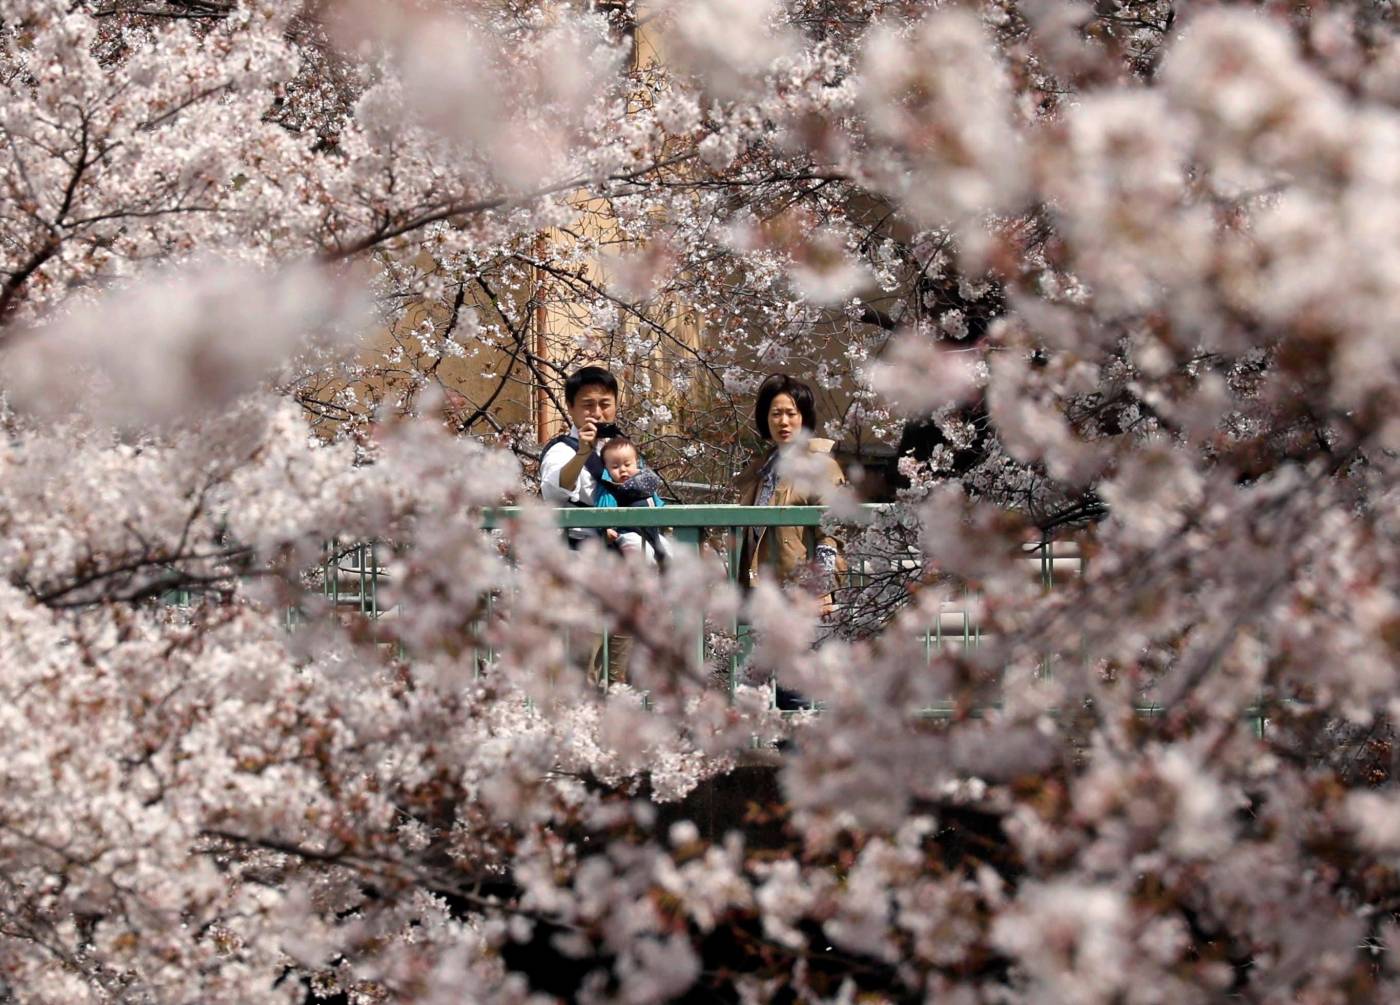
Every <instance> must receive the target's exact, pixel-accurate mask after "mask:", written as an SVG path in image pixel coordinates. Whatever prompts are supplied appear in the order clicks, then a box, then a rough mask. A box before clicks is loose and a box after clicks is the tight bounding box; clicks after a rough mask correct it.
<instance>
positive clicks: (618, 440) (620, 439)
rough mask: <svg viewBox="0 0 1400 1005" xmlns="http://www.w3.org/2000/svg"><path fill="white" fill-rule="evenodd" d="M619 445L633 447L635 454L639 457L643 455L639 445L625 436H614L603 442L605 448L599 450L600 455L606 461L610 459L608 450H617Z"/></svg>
mask: <svg viewBox="0 0 1400 1005" xmlns="http://www.w3.org/2000/svg"><path fill="white" fill-rule="evenodd" d="M618 447H631V448H632V452H633V453H634V454H636V455H637V456H638V457H641V456H642V452H641V451H640V450H638V449H637V445H636V444H635V443H633V442H632V441H631V440H629V439H628V438H627V437H625V436H614V437H613V438H612V439H610V440H608V442H607V443H604V444H603V449H602V450H600V451H598V455H599V456H600V457H602V458H603V460H605V461H606V460H607V459H608V451H609V450H615V449H616V448H618Z"/></svg>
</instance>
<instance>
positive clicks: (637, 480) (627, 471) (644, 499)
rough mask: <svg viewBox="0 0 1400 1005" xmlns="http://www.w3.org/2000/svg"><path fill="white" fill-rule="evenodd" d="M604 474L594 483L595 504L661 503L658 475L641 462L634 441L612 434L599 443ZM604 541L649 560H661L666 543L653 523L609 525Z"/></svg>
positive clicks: (664, 553)
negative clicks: (605, 441) (601, 446)
mask: <svg viewBox="0 0 1400 1005" xmlns="http://www.w3.org/2000/svg"><path fill="white" fill-rule="evenodd" d="M601 453H602V458H603V467H604V469H605V470H606V472H607V474H606V477H605V478H604V479H603V480H602V481H600V482H598V483H597V485H596V486H595V488H594V492H593V505H594V506H597V507H599V508H607V507H632V506H665V505H666V504H665V503H664V502H662V501H661V497H660V496H659V495H657V489H659V488H660V487H661V479H660V477H658V476H657V474H656V472H655V471H652V470H651V469H650V468H646V467H643V466H642V459H641V457H640V456H639V455H638V453H637V445H636V444H635V443H633V442H632V441H631V440H629V439H628V438H627V437H625V436H614V437H613V438H612V439H610V440H608V442H607V443H605V444H603V449H602V451H601ZM607 538H608V541H609V542H610V543H612V544H615V545H617V547H618V548H619V549H620V550H621V551H622V552H623V553H624V554H642V555H645V556H646V557H647V558H648V559H650V560H651V561H653V562H658V563H660V562H664V561H665V560H666V558H667V556H668V555H669V554H670V550H671V549H670V545H669V544H668V543H667V541H666V539H665V538H664V537H663V536H662V535H661V531H660V530H659V529H657V528H656V527H637V528H623V529H622V530H614V529H611V528H609V530H608V532H607Z"/></svg>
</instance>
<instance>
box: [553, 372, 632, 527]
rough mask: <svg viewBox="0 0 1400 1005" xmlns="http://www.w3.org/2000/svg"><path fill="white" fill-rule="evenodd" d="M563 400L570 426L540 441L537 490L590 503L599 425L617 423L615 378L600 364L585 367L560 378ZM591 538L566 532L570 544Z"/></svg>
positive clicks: (562, 501)
mask: <svg viewBox="0 0 1400 1005" xmlns="http://www.w3.org/2000/svg"><path fill="white" fill-rule="evenodd" d="M564 404H565V406H567V408H568V409H569V419H570V421H571V422H572V423H573V426H572V428H570V430H569V431H568V432H567V433H565V434H564V435H563V436H556V437H555V438H554V439H552V440H550V441H549V442H548V443H546V444H545V447H544V452H543V453H542V454H541V455H540V494H541V495H542V496H544V499H545V502H552V503H556V504H558V505H561V506H592V505H593V487H594V486H595V485H596V484H597V483H598V482H599V481H601V480H602V478H603V459H602V458H601V457H600V456H599V455H598V452H597V448H598V447H600V446H601V445H602V444H600V443H599V442H598V441H599V437H598V427H599V426H601V425H605V424H608V423H613V422H616V421H617V378H616V377H614V376H613V375H612V374H611V373H609V372H608V371H607V370H604V369H603V368H602V367H601V366H585V367H583V368H582V369H579V370H576V371H574V373H573V374H571V375H570V377H569V379H568V380H566V381H565V382H564ZM591 536H593V535H592V534H591V532H589V531H586V530H574V531H570V532H569V544H570V547H574V548H577V547H578V544H579V542H580V541H583V540H585V539H587V538H589V537H591Z"/></svg>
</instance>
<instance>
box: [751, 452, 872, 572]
mask: <svg viewBox="0 0 1400 1005" xmlns="http://www.w3.org/2000/svg"><path fill="white" fill-rule="evenodd" d="M833 446H835V444H834V443H833V442H832V441H831V440H820V439H813V440H808V441H807V449H808V450H810V451H811V452H812V453H814V454H825V455H827V456H826V457H825V460H826V475H827V478H828V479H829V480H830V483H831V484H832V485H844V484H845V483H846V475H845V473H844V472H843V471H842V470H841V465H839V464H837V463H836V461H835V460H834V459H832V457H831V456H830V454H831V448H832V447H833ZM776 449H777V448H776V447H775V448H774V450H776ZM772 453H773V451H771V450H770V451H769V452H768V453H766V454H763V455H761V456H759V457H757V458H756V459H755V460H754V462H753V463H752V464H750V465H749V466H748V468H747V469H746V470H745V471H744V473H743V474H741V475H740V476H739V478H738V480H737V481H736V482H735V489H736V491H737V493H738V502H739V505H741V506H752V505H753V504H754V500H755V499H756V498H757V496H758V483H759V472H760V471H761V470H762V468H763V465H764V463H765V462H766V461H767V460H768V458H769V457H771V456H772ZM825 503H826V499H825V497H824V494H823V493H821V492H816V493H813V492H799V491H798V490H797V489H796V488H795V487H794V486H793V485H792V483H791V482H789V481H788V480H787V479H785V478H779V479H778V485H777V489H776V490H775V491H774V493H773V499H772V502H770V503H769V505H770V506H822V505H825ZM775 541H776V542H777V549H778V553H777V556H776V559H777V562H776V566H775V565H774V555H773V547H774V542H775ZM818 544H825V545H830V546H831V547H833V548H835V549H836V552H837V556H838V557H837V560H836V569H837V578H838V580H839V579H841V578H844V573H845V571H846V563H845V560H844V559H842V558H841V557H840V554H841V543H840V542H839V541H838V540H837V539H836V538H834V537H832V536H831V535H830V534H828V533H827V532H826V531H824V530H822V529H821V528H818V527H765V528H759V529H758V539H757V546H754V543H753V541H752V540H751V535H749V534H745V535H744V537H743V545H742V547H741V549H740V552H739V583H740V585H742V586H752V585H753V584H754V583H755V582H756V581H757V579H758V573H759V570H760V569H762V568H764V567H765V566H767V567H769V568H772V569H774V571H775V572H776V573H777V575H778V578H779V579H782V580H787V579H792V578H795V577H796V576H797V575H798V574H799V573H800V572H802V571H803V570H805V569H806V568H807V567H808V564H809V562H810V557H809V556H811V555H812V554H814V553H815V550H816V546H817V545H818Z"/></svg>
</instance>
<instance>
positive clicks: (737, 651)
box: [316, 505, 1081, 711]
mask: <svg viewBox="0 0 1400 1005" xmlns="http://www.w3.org/2000/svg"><path fill="white" fill-rule="evenodd" d="M887 508H888V507H885V506H880V505H866V506H863V507H861V509H860V511H859V513H858V514H856V516H855V517H854V518H853V519H850V520H846V521H843V524H844V526H846V527H847V528H848V529H849V528H851V527H853V526H855V527H858V526H860V525H869V524H871V523H872V522H874V521H876V520H877V519H879V517H880V516H881V515H882V513H883V512H884V511H885V510H887ZM518 513H519V510H518V509H515V508H510V507H507V508H501V509H497V510H493V511H491V512H490V513H488V514H487V515H486V519H485V525H486V527H487V528H488V529H491V528H500V527H506V526H508V525H509V523H510V522H511V520H512V519H513V518H514V517H515V516H516V515H517V514H518ZM557 518H558V523H559V526H560V528H561V531H564V532H567V531H568V530H571V529H575V530H577V529H582V530H597V531H604V530H607V529H609V528H612V529H623V528H641V527H656V528H661V529H665V530H666V531H667V532H668V536H669V537H670V539H671V540H672V541H673V542H674V543H675V544H676V545H677V546H679V547H689V548H694V549H698V548H700V547H702V546H705V545H708V546H709V547H710V548H711V549H712V550H713V551H714V552H715V553H716V554H718V555H719V556H721V558H722V559H723V561H724V563H725V567H726V570H727V573H728V575H729V578H730V581H731V582H735V583H737V582H738V579H739V575H740V569H739V562H740V551H741V547H742V545H741V542H742V540H743V536H744V535H745V534H746V533H749V532H751V531H755V530H757V531H761V532H762V531H767V530H771V529H776V528H784V527H796V528H803V529H813V530H815V528H818V527H820V526H822V525H823V523H824V521H825V520H826V511H825V509H824V508H823V507H820V506H725V505H720V506H690V505H674V506H666V507H661V508H641V507H638V508H628V509H592V508H579V507H575V508H564V509H559V510H558V511H557ZM848 536H849V535H848ZM806 537H807V544H808V557H809V558H812V557H814V556H813V555H812V551H813V548H814V546H815V541H816V534H815V533H809V534H807V535H806ZM561 546H562V545H561ZM388 550H389V549H388V545H386V544H384V543H382V542H367V543H341V542H330V543H328V544H327V545H326V555H325V559H324V561H323V563H322V566H321V568H320V570H319V572H318V574H317V577H316V578H317V579H318V580H319V583H318V585H319V587H320V589H321V592H322V593H323V594H324V596H325V597H326V599H327V601H328V602H329V603H330V605H331V606H332V607H333V609H334V610H336V611H338V612H342V613H351V614H356V615H360V616H363V617H366V618H370V619H376V620H377V619H379V618H382V617H385V616H386V615H389V614H391V613H392V608H391V607H386V606H385V604H384V602H383V600H384V598H385V597H386V596H388V591H387V589H386V588H387V586H388V585H389V583H388V580H389V570H388V565H389V563H388V561H387V559H388V557H389V556H388ZM769 551H770V555H772V556H773V557H774V558H775V559H776V555H777V551H778V549H777V548H770V549H769ZM1025 558H1026V559H1027V560H1028V566H1029V567H1028V569H1027V573H1028V574H1029V575H1032V576H1036V575H1038V577H1039V579H1040V582H1041V584H1042V586H1043V588H1045V589H1047V590H1048V589H1050V588H1051V587H1052V585H1053V584H1054V583H1055V582H1056V580H1057V579H1062V578H1064V577H1065V576H1068V575H1076V574H1078V572H1079V571H1080V568H1081V560H1080V558H1079V556H1078V553H1077V550H1076V549H1075V548H1074V546H1073V545H1070V544H1066V543H1064V542H1060V543H1059V544H1058V545H1057V543H1056V542H1055V541H1053V540H1050V539H1048V538H1047V539H1045V540H1043V541H1040V542H1034V543H1031V544H1029V545H1028V546H1027V550H1026V552H1025ZM846 560H847V565H848V568H847V572H846V577H845V584H844V585H843V586H842V588H841V590H840V596H841V597H844V598H848V599H855V600H856V601H857V602H858V600H859V598H860V597H861V595H862V592H863V591H865V590H867V589H868V588H869V587H870V586H871V584H872V582H874V579H875V572H874V571H873V569H872V564H871V561H870V560H869V558H867V557H866V556H864V555H862V554H861V553H860V552H859V551H858V550H851V549H849V548H848V549H847V554H846ZM901 561H902V562H904V563H905V564H906V568H905V570H904V571H905V572H906V573H907V574H908V576H909V578H911V579H912V578H917V575H918V572H919V570H920V569H921V568H922V562H921V559H920V556H919V555H918V553H917V552H916V551H914V550H909V551H907V553H905V554H904V555H902V556H900V555H895V556H893V558H892V557H891V556H890V555H886V556H884V562H883V563H882V566H883V570H882V571H883V574H884V575H886V576H887V577H888V576H890V574H891V565H892V562H893V564H898V563H899V562H901ZM895 571H896V572H898V570H895ZM896 592H897V591H896ZM900 599H901V598H898V597H896V598H895V601H894V603H895V605H896V606H897V605H898V603H899V602H900ZM905 599H907V598H905ZM971 599H972V598H971V597H970V596H968V595H966V594H964V595H963V596H962V599H961V600H957V599H955V600H951V601H949V602H946V603H945V604H944V606H943V610H941V611H940V612H939V615H938V616H937V617H936V618H934V619H933V621H932V623H930V624H929V625H928V626H927V627H926V628H925V630H924V631H923V632H922V633H921V635H920V639H919V641H920V642H921V644H922V645H923V647H924V654H925V657H926V658H927V659H932V657H933V654H934V653H936V652H939V651H942V650H943V649H945V648H947V647H950V646H960V647H967V648H976V647H978V646H980V645H981V644H982V643H983V641H984V629H983V626H982V625H981V624H980V623H978V621H977V619H976V617H975V614H974V610H975V604H973V603H970V602H969V601H970V600H971ZM850 610H851V608H850V607H849V606H848V608H847V610H846V612H844V613H847V614H849V613H850ZM842 615H843V612H842V611H840V610H838V612H837V613H836V615H835V617H834V618H832V619H831V622H832V624H833V625H839V623H840V621H841V618H842ZM711 630H712V631H713V632H716V633H719V634H723V635H727V636H728V639H727V640H726V643H727V644H726V646H725V648H726V649H727V650H728V654H727V657H725V659H726V661H727V664H728V665H727V667H726V668H725V671H726V673H725V676H726V678H727V684H728V687H729V690H730V693H731V694H732V693H733V690H734V688H735V687H737V685H738V683H739V682H740V680H741V679H742V678H743V675H744V663H745V659H746V657H747V654H748V652H749V649H750V646H751V642H752V638H751V635H750V631H749V626H748V625H747V624H745V623H743V622H742V621H740V620H738V618H737V617H736V618H735V619H734V620H733V621H732V622H731V623H730V624H729V625H726V626H720V625H712V626H711ZM710 641H711V640H710V639H709V637H708V636H707V635H706V634H705V633H702V637H701V638H699V639H697V640H696V645H697V651H698V654H699V655H700V658H701V661H702V663H703V662H707V661H710V660H711V658H712V657H713V655H714V652H713V648H712V646H711V644H710ZM601 646H602V658H601V662H602V665H603V666H604V667H607V666H608V665H609V660H608V652H607V649H608V646H609V639H608V637H607V635H606V634H604V635H603V636H602V638H601ZM475 656H476V658H477V661H478V663H479V664H489V662H490V661H491V660H492V658H493V654H492V653H491V652H490V651H489V650H482V651H478V652H477V653H476V654H475ZM607 683H608V681H607V680H606V678H605V679H604V681H603V684H604V686H607ZM931 711H932V710H931Z"/></svg>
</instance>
